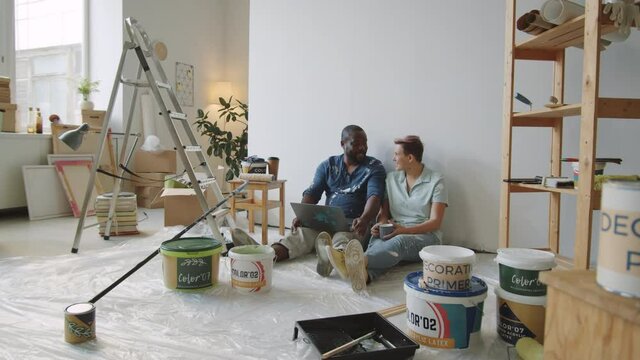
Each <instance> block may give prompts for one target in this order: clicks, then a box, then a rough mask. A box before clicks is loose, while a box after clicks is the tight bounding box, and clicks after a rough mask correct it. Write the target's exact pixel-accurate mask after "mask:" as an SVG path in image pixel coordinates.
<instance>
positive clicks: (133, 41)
mask: <svg viewBox="0 0 640 360" xmlns="http://www.w3.org/2000/svg"><path fill="white" fill-rule="evenodd" d="M125 26H126V29H127V33H128V34H129V40H130V41H126V42H125V43H124V45H123V49H122V55H121V56H120V62H119V64H118V70H117V72H116V76H115V80H114V83H113V88H112V90H111V97H110V98H109V105H108V106H107V111H106V114H105V120H104V122H103V124H102V132H101V134H102V138H101V140H100V142H99V145H98V150H97V154H96V159H100V155H101V154H102V152H103V151H104V144H105V140H106V138H107V135H108V132H109V131H108V128H109V122H110V120H111V113H112V110H113V107H114V104H115V100H116V97H117V94H118V89H119V88H120V84H123V85H128V86H132V87H133V100H132V102H131V107H130V109H129V115H128V118H127V121H126V124H125V130H124V133H123V135H124V140H123V143H122V151H121V154H120V159H119V164H122V166H121V167H120V168H119V169H118V176H117V178H116V181H115V184H114V187H113V195H112V197H111V202H110V206H109V215H108V217H107V222H106V224H105V231H104V239H105V240H108V239H109V235H110V234H111V226H112V222H113V217H114V214H115V209H116V201H117V198H118V195H119V193H120V188H121V183H122V178H123V175H125V168H126V167H127V165H128V163H129V160H130V159H131V155H132V154H133V151H134V150H135V144H136V142H137V141H136V142H134V144H133V146H132V147H131V149H130V150H129V152H128V154H127V151H126V150H127V149H128V146H129V136H130V134H131V123H132V121H131V119H132V117H133V113H134V109H135V106H136V104H137V97H138V89H139V88H148V89H150V90H151V92H152V93H153V97H154V98H155V101H156V104H157V105H158V107H159V108H160V113H161V115H162V117H163V118H164V121H165V123H166V124H167V129H168V131H169V134H170V135H171V138H172V140H173V143H174V144H175V150H176V152H177V154H178V157H179V159H180V161H181V162H182V164H183V166H184V168H185V172H186V174H187V175H188V178H189V181H190V185H191V187H192V188H193V190H194V191H195V193H196V197H197V198H198V202H199V203H200V207H201V208H202V211H203V213H205V212H207V211H209V205H208V204H207V201H206V199H205V197H204V189H208V190H210V191H212V193H213V196H214V198H215V202H220V201H222V200H224V196H223V195H222V191H221V190H220V188H219V187H218V183H217V182H216V178H215V176H214V174H213V172H212V171H211V167H210V166H209V163H208V161H207V157H206V156H205V153H204V151H203V150H202V148H201V146H200V145H199V144H198V140H197V138H196V137H195V135H194V134H193V131H192V129H191V127H190V124H189V121H188V117H187V115H186V114H185V113H184V112H183V111H182V108H181V107H180V104H179V102H178V98H177V97H176V95H175V92H174V90H173V87H172V86H171V84H170V83H169V80H168V79H167V76H166V75H165V72H164V69H163V68H162V65H161V64H160V60H159V59H158V58H157V56H156V55H155V53H154V51H153V47H152V44H151V41H150V39H149V36H148V35H147V33H146V32H145V31H144V29H143V28H142V27H141V26H140V24H139V23H138V22H137V21H136V20H135V19H133V18H127V19H126V20H125ZM130 51H133V52H135V55H136V58H137V62H138V73H137V78H136V79H135V80H130V79H126V78H124V77H123V68H124V63H125V60H126V57H127V54H128V53H129V52H130ZM148 60H151V61H148ZM143 72H144V75H145V76H144V78H143V77H142V73H143ZM163 95H164V96H163ZM179 130H180V131H179ZM200 168H201V169H202V170H204V173H205V175H206V178H204V179H200V180H198V179H197V178H196V173H195V170H196V169H200ZM97 171H98V161H94V163H93V168H92V171H91V175H90V177H89V182H88V184H87V189H86V192H85V197H84V201H83V204H82V213H81V215H80V218H79V221H78V227H77V229H76V235H75V239H74V242H73V248H72V249H71V252H72V253H77V252H78V246H79V244H80V239H81V237H82V231H83V229H84V222H85V218H86V215H87V210H88V206H89V200H90V198H91V193H92V190H93V187H94V185H95V180H96V173H97ZM223 221H226V222H227V224H228V225H229V226H230V227H235V223H234V221H233V218H232V217H231V215H230V214H229V209H228V208H220V209H218V210H216V211H214V212H213V213H212V214H211V215H210V216H207V223H208V225H209V227H210V228H211V232H212V234H213V237H214V238H215V239H217V240H218V241H221V242H222V244H223V245H224V244H225V241H224V240H223V239H224V238H223V236H222V234H221V233H220V229H219V226H220V225H221V224H222V222H223Z"/></svg>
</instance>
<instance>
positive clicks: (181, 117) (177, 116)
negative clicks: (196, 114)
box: [169, 112, 187, 120]
mask: <svg viewBox="0 0 640 360" xmlns="http://www.w3.org/2000/svg"><path fill="white" fill-rule="evenodd" d="M169 117H170V118H172V119H173V120H187V114H184V113H179V112H169Z"/></svg>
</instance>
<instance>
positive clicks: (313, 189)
mask: <svg viewBox="0 0 640 360" xmlns="http://www.w3.org/2000/svg"><path fill="white" fill-rule="evenodd" d="M326 169H327V164H326V163H325V162H324V161H323V162H322V163H320V165H318V167H317V168H316V173H315V174H314V175H313V182H312V183H311V185H310V186H309V187H308V188H307V189H306V190H305V191H304V192H303V193H302V200H301V201H300V202H302V203H304V204H317V203H318V201H320V198H322V194H323V193H324V192H325V190H326V187H327V178H326V174H327V171H326ZM298 227H300V220H298V218H297V217H295V218H293V222H292V223H291V229H292V230H296V229H297V228H298Z"/></svg>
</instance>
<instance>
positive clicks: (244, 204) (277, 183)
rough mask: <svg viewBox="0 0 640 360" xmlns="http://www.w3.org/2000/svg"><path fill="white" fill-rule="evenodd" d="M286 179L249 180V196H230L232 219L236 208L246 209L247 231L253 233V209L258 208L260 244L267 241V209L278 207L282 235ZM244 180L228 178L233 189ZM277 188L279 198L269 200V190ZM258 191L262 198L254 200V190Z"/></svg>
mask: <svg viewBox="0 0 640 360" xmlns="http://www.w3.org/2000/svg"><path fill="white" fill-rule="evenodd" d="M286 181H287V180H274V181H270V182H265V181H249V185H247V192H248V193H249V197H248V198H246V199H236V198H235V197H232V198H231V214H232V216H233V219H234V220H235V217H236V210H247V212H248V213H249V232H251V233H253V232H254V229H255V215H254V211H256V210H260V211H261V214H262V244H264V245H266V244H267V243H268V241H267V240H268V237H267V230H268V228H269V209H274V208H280V219H279V220H280V221H279V225H280V235H283V236H284V183H285V182H286ZM243 182H244V181H242V180H237V179H234V180H230V181H229V184H230V185H231V190H232V191H233V190H235V189H236V188H237V187H238V186H240V185H241V184H242V183H243ZM272 189H278V192H279V199H278V200H269V190H272ZM256 191H260V192H261V195H262V198H261V199H259V200H256V198H255V192H256Z"/></svg>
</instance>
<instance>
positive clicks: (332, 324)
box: [293, 312, 420, 360]
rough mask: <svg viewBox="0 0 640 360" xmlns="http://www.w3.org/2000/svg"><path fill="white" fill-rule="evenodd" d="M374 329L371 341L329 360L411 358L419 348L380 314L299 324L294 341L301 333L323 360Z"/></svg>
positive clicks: (331, 318)
mask: <svg viewBox="0 0 640 360" xmlns="http://www.w3.org/2000/svg"><path fill="white" fill-rule="evenodd" d="M374 330H375V331H376V336H374V338H372V339H369V340H368V342H366V343H365V341H363V342H361V343H360V344H359V345H357V346H354V347H352V348H351V349H349V350H346V351H344V352H342V353H340V354H336V355H334V356H332V357H331V358H330V359H345V360H346V359H354V360H355V359H367V360H369V359H380V360H388V359H411V358H413V355H414V354H415V352H416V349H418V348H419V347H420V345H418V344H416V343H415V342H414V341H413V340H411V339H409V338H408V337H407V336H406V335H405V334H404V333H403V332H402V331H400V330H399V329H398V328H397V327H395V326H394V325H393V324H391V323H390V322H389V321H387V319H385V318H384V317H382V316H381V315H380V314H378V313H377V312H371V313H363V314H355V315H345V316H336V317H330V318H322V319H312V320H301V321H296V324H295V328H294V330H293V339H294V340H295V339H297V338H298V332H299V331H300V332H301V334H300V336H301V337H302V339H303V341H305V342H310V343H311V344H313V346H314V347H315V350H317V352H318V358H320V356H321V355H322V354H324V353H326V352H328V351H330V350H333V349H335V348H337V347H339V346H341V345H344V344H346V343H348V342H349V341H352V340H354V339H357V338H359V337H361V336H363V335H365V334H367V333H369V332H371V331H374ZM363 344H364V346H363ZM367 348H368V349H367Z"/></svg>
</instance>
